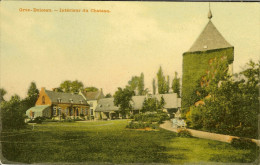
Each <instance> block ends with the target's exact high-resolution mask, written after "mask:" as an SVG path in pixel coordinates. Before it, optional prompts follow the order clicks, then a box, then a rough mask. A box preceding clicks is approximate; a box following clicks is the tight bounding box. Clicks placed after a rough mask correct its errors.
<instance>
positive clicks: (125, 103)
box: [114, 88, 134, 118]
mask: <svg viewBox="0 0 260 165" xmlns="http://www.w3.org/2000/svg"><path fill="white" fill-rule="evenodd" d="M133 96H134V91H132V90H129V89H128V88H124V89H122V88H118V90H117V91H116V93H115V95H114V104H115V105H116V106H118V107H119V112H120V113H121V114H122V117H123V118H125V117H126V114H128V113H129V111H130V110H131V109H132V105H131V101H132V97H133Z"/></svg>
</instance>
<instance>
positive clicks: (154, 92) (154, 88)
mask: <svg viewBox="0 0 260 165" xmlns="http://www.w3.org/2000/svg"><path fill="white" fill-rule="evenodd" d="M153 94H154V95H155V94H156V85H155V79H153Z"/></svg>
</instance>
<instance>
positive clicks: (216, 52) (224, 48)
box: [182, 9, 234, 114]
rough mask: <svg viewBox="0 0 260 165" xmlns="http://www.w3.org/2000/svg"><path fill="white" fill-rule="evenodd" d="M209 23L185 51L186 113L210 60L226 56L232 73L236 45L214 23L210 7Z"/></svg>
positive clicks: (184, 99)
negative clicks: (226, 38)
mask: <svg viewBox="0 0 260 165" xmlns="http://www.w3.org/2000/svg"><path fill="white" fill-rule="evenodd" d="M208 19H209V21H208V23H207V25H206V26H205V28H204V29H203V31H202V32H201V34H200V35H199V37H198V38H197V40H196V41H195V42H194V44H193V45H192V46H191V48H190V49H189V50H188V51H187V52H185V53H183V66H182V67H183V68H182V69H183V70H182V71H183V75H182V112H183V114H184V113H186V112H187V111H188V109H189V107H190V106H191V105H194V102H193V98H194V94H195V93H194V91H195V87H196V85H197V83H198V81H199V80H200V79H201V77H202V76H203V75H204V74H205V71H206V70H207V68H209V65H210V61H212V59H216V58H226V59H227V61H228V64H229V73H230V74H232V67H233V66H232V63H233V61H234V47H233V46H232V45H230V44H229V43H228V42H227V41H226V40H225V38H224V37H223V36H222V35H221V33H220V32H219V31H218V30H217V28H216V27H215V25H214V24H213V23H212V21H211V19H212V13H211V11H210V9H209V13H208Z"/></svg>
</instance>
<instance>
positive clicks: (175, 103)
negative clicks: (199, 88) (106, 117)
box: [95, 93, 181, 112]
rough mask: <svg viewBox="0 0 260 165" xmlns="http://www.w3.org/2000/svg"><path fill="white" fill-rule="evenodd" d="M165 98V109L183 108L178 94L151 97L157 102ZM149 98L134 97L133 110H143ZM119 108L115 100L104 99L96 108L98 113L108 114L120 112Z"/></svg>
mask: <svg viewBox="0 0 260 165" xmlns="http://www.w3.org/2000/svg"><path fill="white" fill-rule="evenodd" d="M162 96H163V98H164V100H165V105H164V108H167V109H172V108H178V107H180V106H181V104H180V100H181V99H180V98H177V94H176V93H170V94H157V95H151V96H149V97H152V98H154V97H155V98H156V99H157V100H159V101H160V100H161V97H162ZM146 97H147V96H133V97H132V102H131V104H132V107H133V110H141V109H142V107H143V102H144V99H145V98H146ZM118 110H119V107H117V106H115V105H114V98H113V97H112V98H103V99H100V100H99V102H98V105H97V108H96V110H95V111H96V112H100V111H102V112H108V111H118Z"/></svg>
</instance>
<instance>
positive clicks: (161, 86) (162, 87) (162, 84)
mask: <svg viewBox="0 0 260 165" xmlns="http://www.w3.org/2000/svg"><path fill="white" fill-rule="evenodd" d="M169 81H170V80H169V76H167V80H165V76H164V75H163V71H162V67H161V66H160V68H159V70H158V72H157V85H158V93H159V94H165V93H169V90H170V87H169V85H170V82H169Z"/></svg>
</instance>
